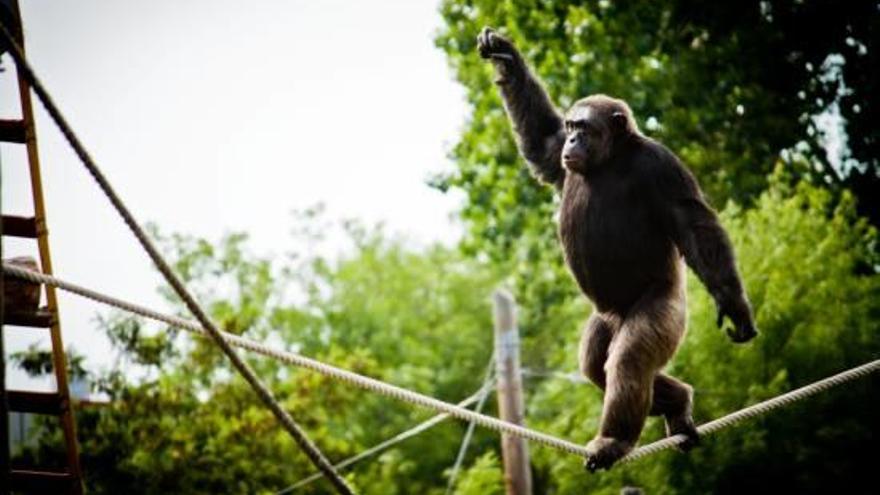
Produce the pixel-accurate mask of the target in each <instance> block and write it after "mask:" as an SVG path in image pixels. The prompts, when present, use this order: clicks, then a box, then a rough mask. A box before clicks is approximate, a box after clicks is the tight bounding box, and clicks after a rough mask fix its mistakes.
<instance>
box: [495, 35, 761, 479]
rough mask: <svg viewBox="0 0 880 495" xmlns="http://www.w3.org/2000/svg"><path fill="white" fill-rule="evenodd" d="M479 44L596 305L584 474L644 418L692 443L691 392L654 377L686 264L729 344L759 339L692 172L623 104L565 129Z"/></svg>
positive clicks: (621, 445)
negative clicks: (725, 324)
mask: <svg viewBox="0 0 880 495" xmlns="http://www.w3.org/2000/svg"><path fill="white" fill-rule="evenodd" d="M478 47H479V50H480V54H481V55H482V56H483V57H484V58H488V59H491V60H492V61H493V63H494V64H495V66H496V68H497V69H498V73H499V79H498V80H497V81H496V82H497V83H498V85H499V87H500V89H501V93H502V96H503V98H504V104H505V107H506V109H507V112H508V115H509V116H510V119H511V121H512V122H513V127H514V130H515V131H516V136H517V139H518V144H519V147H520V150H521V152H522V154H523V155H524V156H525V158H526V160H527V161H528V163H529V165H530V167H531V169H532V171H533V172H534V174H535V176H536V177H537V178H538V179H540V180H541V181H543V182H546V183H549V184H552V185H554V186H555V187H556V188H557V189H558V190H559V191H560V192H561V194H562V205H561V210H560V219H559V238H560V242H561V244H562V247H563V252H564V254H565V260H566V263H567V264H568V267H569V269H570V271H571V273H572V275H573V276H574V279H575V280H576V281H577V284H578V286H579V287H580V288H581V290H582V291H583V293H584V294H585V295H586V296H587V297H589V298H590V300H592V301H593V304H594V305H595V311H594V313H593V315H592V316H591V317H590V319H589V321H588V322H587V325H586V328H585V329H584V333H583V337H582V341H581V351H580V356H579V357H580V363H581V369H582V372H583V373H584V374H585V375H586V376H587V377H588V378H589V379H590V380H591V381H593V382H594V383H595V384H596V385H598V386H599V387H602V389H603V390H604V391H605V403H604V408H603V413H602V420H601V425H600V428H599V432H598V434H597V436H596V438H595V439H593V440H592V441H591V442H590V443H589V444H588V446H587V447H588V449H589V450H590V451H591V453H590V456H589V457H588V459H587V467H588V468H590V469H591V470H595V469H598V468H607V467H610V466H611V465H612V464H613V463H614V462H615V461H617V460H618V459H619V458H620V457H622V456H623V455H625V454H626V453H627V452H629V451H630V450H631V449H632V448H633V446H634V445H635V444H636V442H637V441H638V438H639V435H640V433H641V430H642V427H643V426H644V422H645V418H646V416H647V415H648V414H652V415H662V416H664V417H665V419H666V425H667V432H668V433H669V434H677V433H681V434H684V435H686V436H688V438H689V441H688V442H686V444H685V445H683V447H684V448H689V447H691V446H693V445H694V444H695V443H696V442H697V440H698V438H697V431H696V428H695V427H694V423H693V420H692V418H691V410H692V396H693V391H692V389H691V387H690V386H689V385H687V384H685V383H683V382H681V381H678V380H676V379H675V378H672V377H670V376H667V375H665V374H663V373H661V372H660V370H661V369H662V367H663V366H664V365H665V364H666V363H667V362H668V361H669V359H670V358H671V357H672V356H673V354H674V353H675V350H676V349H677V347H678V344H679V342H680V341H681V339H682V337H683V336H684V333H685V325H686V321H687V308H686V306H687V304H686V300H685V278H684V276H685V268H684V262H687V264H688V265H689V266H690V267H691V268H692V269H693V270H694V271H695V272H696V274H697V276H698V277H699V278H700V280H701V281H702V282H703V283H704V284H705V285H706V287H707V288H708V289H709V292H710V293H711V294H712V296H713V297H714V299H715V301H716V303H717V304H718V309H719V323H720V322H721V320H722V318H723V317H724V316H728V317H730V319H731V320H732V321H733V323H734V328H733V329H731V330H728V334H729V335H730V337H731V339H733V340H734V341H735V342H745V341H747V340H750V339H751V338H752V337H754V336H755V335H756V331H755V328H754V324H753V322H752V316H751V309H750V307H749V303H748V300H747V299H746V296H745V293H744V291H743V287H742V284H741V282H740V279H739V275H738V274H737V270H736V263H735V260H734V256H733V250H732V248H731V245H730V241H729V240H728V238H727V235H726V233H725V232H724V230H723V229H722V227H721V225H720V224H719V223H718V219H717V217H716V215H715V213H714V212H713V211H712V209H711V208H710V207H709V206H708V205H707V204H706V202H705V200H704V199H703V195H702V193H701V191H700V189H699V186H698V185H697V182H696V181H695V180H694V178H693V176H692V175H691V174H690V172H689V171H688V170H687V169H686V168H685V167H684V166H683V165H682V164H681V162H680V161H679V160H678V158H677V157H676V156H675V155H674V154H673V153H672V152H671V151H669V150H668V149H666V148H665V147H664V146H663V145H661V144H659V143H657V142H655V141H653V140H651V139H649V138H647V137H645V136H643V135H642V134H641V133H640V132H639V130H638V127H637V126H636V124H635V120H634V119H633V117H632V112H631V110H630V108H629V106H628V105H627V104H626V103H625V102H623V101H622V100H617V99H614V98H610V97H607V96H604V95H594V96H590V97H587V98H584V99H582V100H580V101H578V102H577V103H576V104H575V105H574V106H573V107H572V109H571V110H569V112H568V115H567V117H566V119H565V120H563V119H562V117H560V115H559V113H558V112H557V111H556V109H555V108H554V107H553V105H552V104H551V103H550V100H549V98H548V96H547V94H546V92H545V91H544V89H543V88H542V87H541V84H540V83H539V82H538V80H537V79H535V77H534V76H533V75H532V74H531V72H530V71H529V70H528V68H527V67H526V65H525V63H524V61H523V59H522V57H521V56H520V54H519V52H518V51H517V50H516V48H515V47H514V46H513V45H512V44H511V43H510V42H509V41H508V40H506V39H504V38H503V37H501V36H499V35H498V34H496V33H495V32H493V31H492V30H491V29H488V28H487V29H484V30H483V32H482V33H481V34H480V37H479V38H478ZM682 258H684V260H682Z"/></svg>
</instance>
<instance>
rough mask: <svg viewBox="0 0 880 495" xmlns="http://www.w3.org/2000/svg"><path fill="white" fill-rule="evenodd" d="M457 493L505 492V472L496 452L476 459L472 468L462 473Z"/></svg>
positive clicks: (483, 494)
mask: <svg viewBox="0 0 880 495" xmlns="http://www.w3.org/2000/svg"><path fill="white" fill-rule="evenodd" d="M454 493H455V494H456V495H501V494H502V493H504V472H503V471H502V469H501V462H500V461H499V460H498V456H497V455H496V454H495V452H491V451H490V452H486V453H485V454H483V455H481V456H480V457H478V458H477V459H475V460H474V463H473V465H472V466H471V467H470V469H468V470H466V471H464V472H463V473H462V474H461V478H460V480H459V481H458V483H457V485H456V488H455V492H454Z"/></svg>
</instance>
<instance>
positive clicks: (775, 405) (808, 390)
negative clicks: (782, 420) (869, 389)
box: [618, 359, 880, 463]
mask: <svg viewBox="0 0 880 495" xmlns="http://www.w3.org/2000/svg"><path fill="white" fill-rule="evenodd" d="M878 371H880V359H877V360H875V361H871V362H868V363H865V364H863V365H861V366H857V367H855V368H852V369H849V370H846V371H844V372H842V373H838V374H836V375H833V376H829V377H828V378H823V379H822V380H819V381H817V382H813V383H811V384H809V385H805V386H803V387H801V388H798V389H795V390H792V391H791V392H787V393H785V394H782V395H778V396H776V397H774V398H772V399H769V400H765V401H764V402H759V403H757V404H755V405H752V406H748V407H746V408H745V409H740V410H739V411H736V412H733V413H730V414H728V415H727V416H723V417H721V418H718V419H716V420H714V421H710V422H708V423H704V424H702V425H700V426H699V427H697V431H698V432H699V433H700V436H705V435H711V434H713V433H715V432H717V431H719V430H722V429H724V428H727V427H730V426H733V425H735V424H737V423H739V422H742V421H745V420H747V419H751V418H754V417H757V416H761V415H764V414H767V413H769V412H770V411H773V410H775V409H779V408H780V407H783V406H787V405H790V404H793V403H795V402H798V401H801V400H804V399H806V398H808V397H812V396H814V395H816V394H818V393H820V392H824V391H826V390H828V389H830V388H832V387H836V386H838V385H842V384H844V383H846V382H851V381H853V380H856V379H859V378H864V377H866V376H868V375H870V374H871V373H876V372H878ZM686 439H687V437H685V436H684V435H675V436H672V437H667V438H664V439H662V440H658V441H656V442H654V443H652V444H649V445H645V446H644V447H639V448H638V449H636V450H634V451H632V452H631V453H630V454H629V455H627V456H626V457H624V458H623V459H621V460H620V461H618V462H620V463H624V462H630V461H634V460H636V459H641V458H642V457H645V456H647V455H651V454H655V453H657V452H660V451H661V450H665V449H668V448H670V447H673V446H676V445H678V444H680V443H681V442H684V441H685V440H686Z"/></svg>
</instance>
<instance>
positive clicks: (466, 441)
mask: <svg viewBox="0 0 880 495" xmlns="http://www.w3.org/2000/svg"><path fill="white" fill-rule="evenodd" d="M494 372H495V354H494V353H493V354H492V359H490V360H489V365H488V366H487V368H486V373H485V377H486V378H485V379H484V381H485V382H486V383H489V382H490V381H494V380H492V376H493V373H494ZM491 391H492V389H490V388H486V389H484V390H483V391H482V392H483V394H482V395H481V396H480V400H479V401H478V402H477V405H476V407H474V411H476V412H482V411H483V406H484V405H485V404H486V399H488V398H489V392H491ZM474 426H476V425H475V424H474V422H473V421H471V422H469V423H468V426H467V431H465V433H464V438H462V439H461V447H459V448H458V455H457V456H456V457H455V463H454V464H453V465H452V473H450V475H449V481H448V482H447V483H446V495H449V494H450V493H452V489H453V488H454V487H455V480H456V478H458V471H459V470H460V469H461V465H462V464H463V463H464V456H465V455H466V454H467V450H468V445H470V443H471V437H473V435H474Z"/></svg>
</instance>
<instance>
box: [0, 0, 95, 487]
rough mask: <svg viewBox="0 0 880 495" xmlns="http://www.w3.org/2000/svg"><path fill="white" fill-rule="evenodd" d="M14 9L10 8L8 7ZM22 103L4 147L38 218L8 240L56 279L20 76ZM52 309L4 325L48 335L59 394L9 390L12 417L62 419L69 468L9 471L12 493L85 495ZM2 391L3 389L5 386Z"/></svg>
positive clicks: (7, 123) (8, 315) (49, 303)
mask: <svg viewBox="0 0 880 495" xmlns="http://www.w3.org/2000/svg"><path fill="white" fill-rule="evenodd" d="M4 3H8V2H4ZM11 5H12V7H13V9H14V10H15V12H13V13H12V14H13V16H12V22H13V25H12V26H8V25H7V29H9V28H10V27H11V28H12V29H11V30H10V32H12V33H13V34H14V36H15V37H16V41H17V43H18V45H19V46H20V47H24V35H23V34H22V33H23V32H24V30H23V29H22V23H21V14H20V10H19V9H18V2H17V0H12V2H11ZM18 89H19V98H20V100H21V118H20V119H0V141H2V142H8V143H18V144H22V145H24V146H25V147H26V151H27V158H28V168H29V170H30V178H31V192H32V195H33V204H34V216H33V217H21V216H12V215H3V217H2V224H0V225H2V227H0V228H2V234H3V236H10V237H22V238H27V239H35V240H36V241H37V248H38V250H39V253H40V268H41V271H42V272H43V273H46V274H51V273H52V258H51V256H50V255H49V232H48V230H47V228H46V208H45V204H44V202H43V186H42V178H41V175H40V158H39V154H38V153H37V135H36V130H35V126H34V112H33V106H32V103H31V89H30V86H29V85H28V83H27V81H25V79H24V77H22V75H21V74H20V73H19V74H18ZM44 290H45V293H46V306H45V307H43V308H40V309H38V310H37V311H36V312H34V311H16V308H9V307H7V308H6V311H3V325H4V328H5V326H6V325H12V326H19V327H32V328H40V329H46V330H48V331H49V335H50V337H51V340H52V364H53V367H54V372H55V381H56V383H57V391H56V392H50V393H46V392H33V391H26V390H7V392H6V394H7V402H8V406H9V411H11V412H21V413H31V414H46V415H52V416H57V417H58V418H59V420H60V422H61V428H62V430H63V432H64V443H65V449H66V464H67V465H66V468H64V469H57V468H56V469H54V470H49V469H38V468H35V467H31V466H29V467H27V468H21V469H19V468H16V467H14V466H13V467H8V466H6V467H5V468H7V469H9V472H8V478H7V479H8V483H9V485H10V486H9V488H10V489H11V491H13V492H17V493H57V494H81V493H82V491H83V488H82V474H81V471H80V466H79V449H78V447H77V441H76V426H75V423H74V417H73V411H72V409H71V400H70V391H69V389H68V384H67V358H66V356H65V354H64V344H63V342H62V340H61V325H60V321H59V318H58V301H57V299H56V296H55V288H54V287H49V286H46V287H44ZM0 386H2V385H0Z"/></svg>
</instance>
